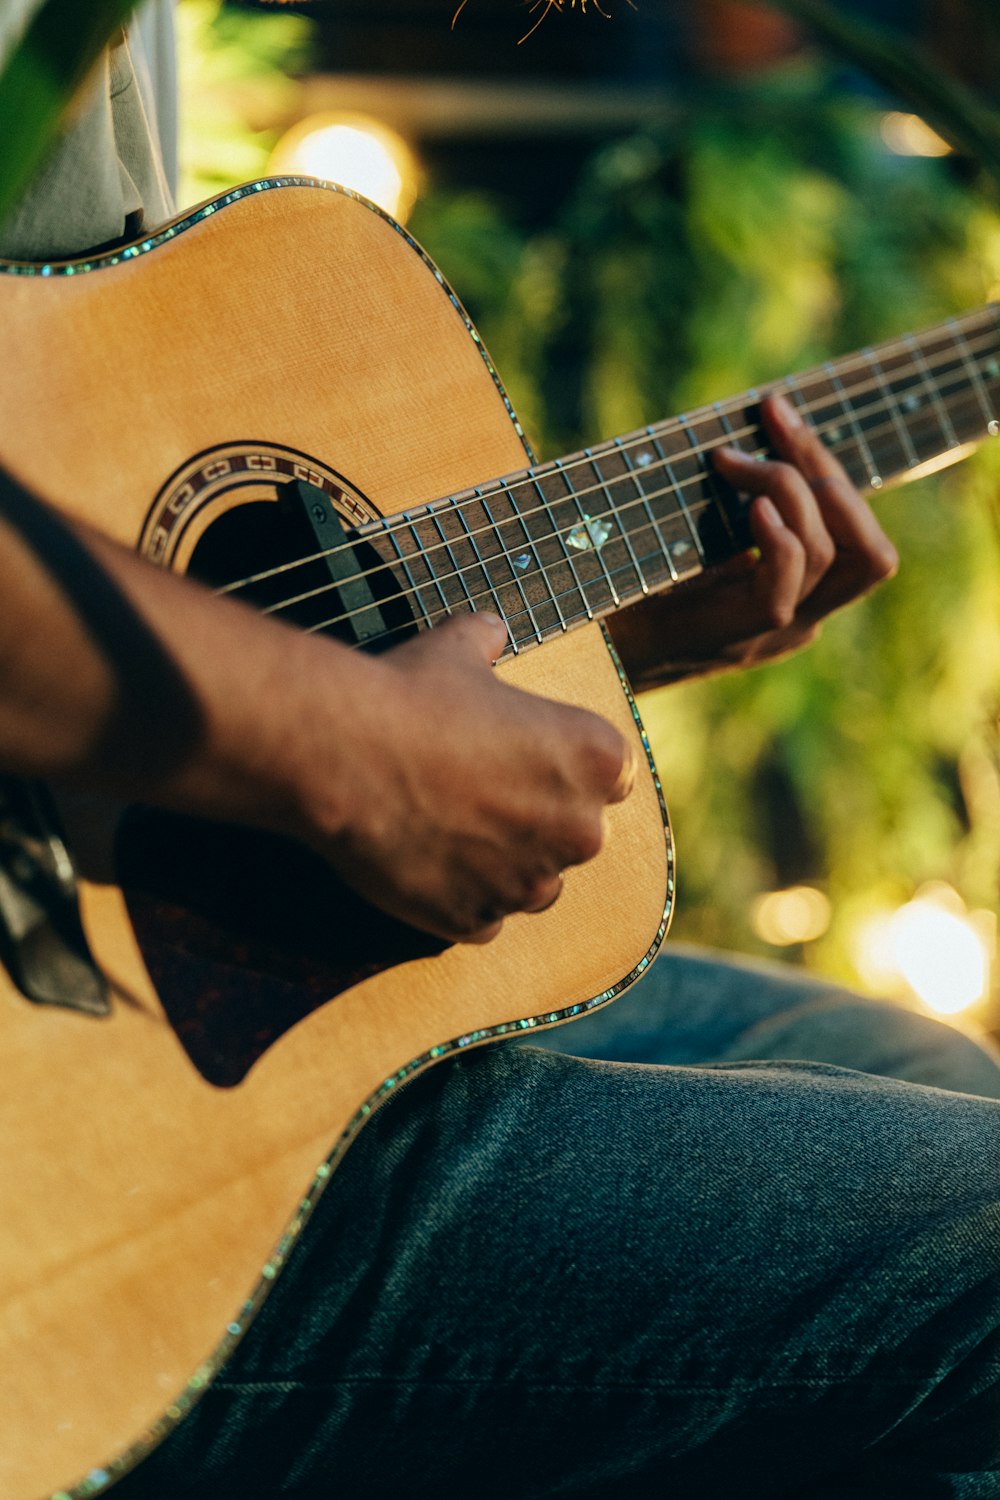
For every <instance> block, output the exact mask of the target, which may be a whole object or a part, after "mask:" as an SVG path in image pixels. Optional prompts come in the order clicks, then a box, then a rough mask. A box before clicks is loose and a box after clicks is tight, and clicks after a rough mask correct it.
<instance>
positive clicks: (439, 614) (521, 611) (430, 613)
mask: <svg viewBox="0 0 1000 1500" xmlns="http://www.w3.org/2000/svg"><path fill="white" fill-rule="evenodd" d="M891 425H892V424H886V425H885V426H884V427H883V428H880V429H878V430H879V431H886V432H888V431H890V430H891ZM869 435H870V436H874V432H873V433H871V434H869ZM704 477H705V476H704V474H703V475H701V476H695V477H694V479H692V481H690V482H691V483H696V482H698V480H699V478H700V479H703V478H704ZM670 493H672V487H666V488H664V489H661V490H658V491H650V493H649V494H648V495H647V496H646V497H645V498H646V499H656V498H657V497H658V496H661V495H664V494H670ZM641 503H642V501H633V502H630V503H629V506H622V507H621V509H622V510H625V509H628V508H630V507H631V506H632V505H634V504H641ZM713 503H714V502H713V501H711V500H707V501H704V502H702V504H701V505H699V506H691V507H689V512H688V513H689V514H690V515H696V514H698V513H699V512H700V511H704V510H705V509H707V508H708V507H709V506H710V505H712V504H713ZM676 518H677V517H676V515H675V516H674V517H672V518H669V519H676ZM646 525H647V527H648V529H649V530H650V531H651V532H655V531H658V530H659V525H658V523H657V522H655V521H652V520H651V521H650V522H648V523H646ZM571 529H575V528H571ZM630 551H631V549H630ZM513 555H514V554H512V553H510V552H508V551H506V550H505V549H504V550H501V551H500V552H498V553H494V554H493V555H492V556H490V557H489V558H486V559H484V560H483V562H486V563H493V562H500V561H503V560H505V559H506V560H508V566H509V565H510V563H509V559H510V558H511V557H512V556H513ZM582 555H583V556H585V555H586V554H582ZM649 559H653V560H657V561H661V562H662V561H663V559H664V552H663V549H662V548H660V549H658V550H657V551H654V552H652V553H650V554H648V555H647V556H645V557H643V558H641V559H636V560H635V561H631V560H630V561H627V562H625V563H622V564H621V565H620V566H618V567H615V568H612V569H610V570H609V569H608V567H607V565H606V563H604V562H603V560H602V564H601V566H602V572H603V574H604V577H603V578H602V577H595V578H592V579H589V580H586V583H589V584H590V585H591V586H598V587H601V588H605V587H606V586H610V587H611V588H612V590H613V588H614V585H613V584H612V583H611V579H612V578H613V577H614V576H616V575H618V574H630V575H634V576H635V577H636V578H637V579H638V580H641V579H642V568H641V564H642V562H644V561H648V560H649ZM483 562H480V561H476V562H475V563H471V564H469V565H467V566H466V567H464V568H461V569H457V570H455V571H454V572H452V573H449V574H443V575H439V577H438V578H437V579H435V578H434V577H429V578H428V579H427V581H426V582H425V583H423V584H420V585H418V586H414V587H411V588H407V589H402V590H400V592H399V593H398V594H396V595H394V596H393V599H405V598H407V597H409V596H415V598H416V600H417V603H418V605H419V606H420V610H421V613H422V615H423V617H424V620H425V621H426V623H427V625H428V626H430V625H432V624H433V623H439V622H440V620H441V619H444V618H447V617H448V616H450V615H452V614H454V613H457V612H461V611H463V610H465V609H467V608H470V607H471V608H472V609H473V610H474V609H475V606H476V602H477V601H480V600H483V599H490V600H492V602H493V604H494V605H495V607H496V608H497V610H498V611H499V613H500V615H501V617H502V618H503V619H504V620H505V621H506V622H507V623H508V624H510V623H511V622H512V621H514V620H517V619H520V618H521V617H522V616H527V617H528V618H529V619H531V618H532V612H533V608H539V609H540V608H544V607H545V605H547V604H552V603H555V604H556V609H557V612H558V613H559V614H560V615H561V613H562V612H561V610H560V609H559V605H558V603H557V601H558V600H560V599H564V598H567V597H568V596H570V595H574V596H577V597H579V598H580V599H581V600H582V601H583V604H584V608H583V610H581V611H578V612H577V613H576V614H575V615H572V616H571V617H570V618H571V619H579V620H584V619H597V618H600V617H601V616H603V615H605V614H609V613H612V612H613V611H614V610H615V609H616V608H617V607H618V606H617V603H616V601H615V599H614V598H613V597H612V598H610V599H607V600H606V602H605V603H603V604H601V605H598V606H597V607H596V608H591V607H590V606H589V604H588V602H587V597H586V593H585V591H584V585H583V584H582V583H581V582H580V580H575V582H574V584H573V586H572V587H570V588H568V589H563V590H560V591H559V592H558V593H551V592H550V593H548V594H547V596H546V597H545V598H544V599H541V600H539V601H537V602H536V604H535V605H534V606H533V605H532V603H531V602H530V601H529V600H528V599H527V596H526V595H525V594H524V591H523V589H520V588H519V587H518V586H519V583H520V578H519V577H518V576H517V575H515V574H514V571H513V568H511V574H512V576H511V578H510V579H509V580H507V581H505V582H504V583H502V584H500V585H489V587H487V588H486V589H484V590H481V591H479V592H478V593H475V594H473V593H471V591H470V590H469V589H468V587H467V585H465V584H464V581H463V587H465V594H466V597H465V598H461V599H458V600H456V601H454V603H453V604H449V603H448V602H447V601H445V600H444V596H443V591H440V590H439V592H442V602H441V603H435V604H434V605H433V606H432V607H431V608H430V609H428V608H427V607H426V605H425V604H424V601H423V600H422V598H421V590H422V589H427V588H433V587H434V584H435V582H447V581H449V580H450V579H454V578H458V577H461V578H463V580H464V576H465V575H466V574H471V573H475V572H476V571H479V572H481V573H482V574H483V577H484V578H485V579H486V581H487V583H488V584H489V574H488V572H487V569H486V567H484V566H483ZM705 566H706V564H705V563H704V561H702V562H701V563H700V565H699V568H698V569H697V571H698V572H700V571H703V570H704V568H705ZM557 567H568V568H569V569H570V571H571V572H574V574H575V570H574V568H573V565H572V563H571V562H570V561H569V557H568V554H567V556H566V557H563V558H559V559H558V560H557V561H555V562H554V563H550V564H540V565H539V568H538V569H537V570H536V574H535V576H537V573H539V572H540V573H541V574H542V575H544V576H550V575H551V574H552V572H554V570H555V568H557ZM373 571H375V570H373ZM523 576H524V577H530V576H532V575H531V574H525V575H523ZM689 576H694V573H692V574H691V575H689ZM671 581H672V582H679V581H680V580H679V579H677V578H670V577H663V578H661V579H659V580H658V581H657V583H656V586H655V588H654V590H653V591H654V592H659V591H660V590H661V589H662V588H664V587H666V586H667V585H668V584H669V583H670V582H671ZM337 587H338V586H337V585H336V584H328V585H324V586H323V587H322V588H321V589H318V590H316V591H315V592H316V593H329V592H333V591H335V590H336V589H337ZM511 588H514V589H517V591H518V592H519V593H521V595H522V599H523V601H524V604H523V607H521V608H518V609H515V610H512V611H507V610H505V609H504V608H503V605H502V604H501V602H500V599H499V590H500V589H511ZM638 597H641V596H637V597H636V599H635V600H633V601H632V602H638ZM388 602H392V601H388ZM372 607H373V606H371V605H365V606H361V607H359V608H356V609H351V610H347V611H345V612H343V613H341V614H338V615H334V616H331V617H330V618H329V619H327V620H323V621H320V622H318V623H317V624H314V625H311V626H308V627H305V633H306V634H313V633H315V632H317V631H320V630H327V629H330V628H331V627H332V626H334V625H337V624H342V623H343V622H344V621H346V620H350V619H354V618H356V617H358V616H360V615H363V614H365V613H366V612H367V611H368V610H370V609H371V608H372ZM434 617H436V619H435V618H434ZM415 623H417V622H415V621H414V620H412V619H411V620H410V621H406V622H404V623H403V624H400V625H396V626H393V627H392V628H391V629H389V630H385V631H381V632H379V635H378V636H377V639H379V640H381V641H384V640H388V639H389V637H390V636H393V635H397V634H400V633H401V632H405V631H409V630H410V629H411V628H412V627H413V625H414V624H415ZM567 623H569V622H568V621H567ZM558 628H562V627H561V626H552V627H547V628H546V629H545V630H539V628H538V627H537V625H533V626H532V630H531V632H530V635H529V636H527V637H525V638H524V639H523V640H522V641H517V642H515V645H514V649H517V647H518V646H522V645H526V644H528V642H529V641H530V639H531V638H536V639H540V638H541V637H542V635H544V634H550V635H551V634H555V633H556V630H557V629H558Z"/></svg>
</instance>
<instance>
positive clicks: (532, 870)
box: [309, 615, 634, 942]
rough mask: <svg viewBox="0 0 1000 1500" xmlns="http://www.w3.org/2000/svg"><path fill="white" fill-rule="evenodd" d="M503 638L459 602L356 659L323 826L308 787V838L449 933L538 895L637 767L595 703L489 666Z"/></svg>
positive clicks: (491, 925)
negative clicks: (518, 680) (448, 613)
mask: <svg viewBox="0 0 1000 1500" xmlns="http://www.w3.org/2000/svg"><path fill="white" fill-rule="evenodd" d="M506 642H507V632H506V629H505V627H504V625H503V624H502V622H501V621H500V620H499V619H497V618H496V617H495V616H493V615H471V616H465V617H461V618H456V619H455V620H453V621H449V622H448V623H446V624H445V625H443V626H440V627H439V628H437V629H435V630H433V631H431V632H429V633H425V634H422V635H419V636H418V637H416V638H415V639H414V640H412V641H410V642H408V643H407V644H405V645H403V646H400V647H397V648H396V649H395V650H393V651H390V652H388V653H387V654H386V655H385V656H382V657H379V658H376V659H374V660H368V661H366V662H365V669H366V673H367V686H366V692H365V706H364V707H362V708H361V709H360V711H359V710H358V709H357V708H356V709H355V711H354V714H353V716H352V717H353V722H351V723H348V722H345V721H343V720H342V722H341V724H340V726H339V738H340V746H339V754H340V756H341V757H342V756H343V755H344V754H345V752H346V754H347V756H348V768H346V770H345V774H346V775H347V776H348V777H349V781H348V782H347V784H346V792H347V795H346V797H345V796H343V795H342V793H343V791H344V790H345V784H344V783H343V782H342V783H341V784H340V789H339V790H340V793H341V795H337V793H336V792H334V795H333V798H332V805H331V810H330V818H329V821H330V823H331V825H332V826H331V831H330V833H329V834H324V833H323V831H322V829H323V813H322V811H320V812H317V809H321V808H322V804H323V798H324V796H326V795H328V793H327V792H326V791H325V790H324V788H323V787H321V786H318V785H316V784H313V785H312V787H311V789H310V796H311V797H313V798H314V799H315V800H314V801H313V802H312V805H311V808H310V810H309V817H310V821H311V822H312V823H313V825H314V826H313V827H312V829H310V831H309V841H310V842H311V843H312V844H313V845H314V847H316V848H318V849H319V850H320V852H321V853H323V854H324V855H325V856H326V858H328V859H329V860H330V862H331V864H333V866H334V867H335V868H336V869H337V870H338V871H339V872H340V873H341V874H342V875H343V876H344V877H345V878H346V879H347V880H348V881H349V883H350V884H351V885H352V886H354V887H355V888H356V889H358V890H360V891H361V893H362V894H363V895H364V896H366V897H367V898H368V899H370V900H372V901H374V902H375V903H376V904H377V905H379V906H380V907H382V908H383V909H384V910H387V911H389V912H391V913H392V914H393V915H394V916H398V917H401V918H403V919H404V920H405V921H408V922H411V923H413V924H414V925H416V926H418V927H421V928H424V929H426V930H427V931H430V932H433V933H435V934H437V935H438V936H439V937H442V938H446V939H449V940H453V941H467V942H485V941H488V940H489V939H490V938H492V937H494V936H495V935H496V933H497V932H499V930H500V926H501V923H502V921H503V919H504V917H506V916H508V915H509V914H511V913H513V912H519V911H523V912H539V911H544V910H545V909H546V908H547V907H549V906H551V905H552V903H553V902H554V901H555V900H556V899H557V897H558V895H559V892H560V889H561V886H562V872H563V870H565V869H566V868H567V866H569V865H576V864H582V863H583V862H584V861H585V860H588V859H591V858H592V857H593V856H594V855H595V854H596V853H597V851H598V849H599V848H600V846H601V840H602V832H603V814H604V809H605V807H606V806H607V805H608V804H609V803H612V802H617V801H621V800H622V799H623V798H624V797H625V796H627V795H628V792H629V790H630V788H631V784H632V779H633V774H634V767H633V763H632V756H631V750H630V748H629V746H628V745H627V744H626V742H625V741H624V740H623V739H622V737H621V735H619V733H618V731H617V730H616V729H614V728H613V727H612V726H611V725H610V724H608V723H607V722H606V721H605V720H604V719H601V718H598V717H597V716H596V715H594V714H591V713H588V712H585V711H584V710H583V709H578V708H570V707H567V706H566V705H564V704H559V703H554V702H551V701H549V700H548V699H544V698H538V697H535V696H534V695H532V694H529V693H524V692H521V691H520V690H518V689H516V688H513V687H509V686H507V685H506V684H505V683H504V682H503V681H502V680H501V679H500V678H498V677H497V675H496V674H495V673H494V671H493V669H492V663H493V661H494V660H495V659H496V658H497V657H499V655H500V654H501V652H502V651H503V648H504V646H505V645H506ZM317 827H318V828H319V835H318V836H317Z"/></svg>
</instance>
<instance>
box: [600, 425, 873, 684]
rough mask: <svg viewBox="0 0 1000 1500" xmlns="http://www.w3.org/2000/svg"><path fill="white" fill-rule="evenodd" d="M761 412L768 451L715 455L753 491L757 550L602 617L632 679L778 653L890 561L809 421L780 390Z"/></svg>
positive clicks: (731, 479)
mask: <svg viewBox="0 0 1000 1500" xmlns="http://www.w3.org/2000/svg"><path fill="white" fill-rule="evenodd" d="M763 417H764V425H765V428H766V431H767V434H768V437H769V438H770V440H771V443H772V446H773V448H774V451H775V453H776V454H777V455H778V456H777V458H774V459H764V460H757V459H755V458H754V457H753V456H752V455H751V454H748V453H743V452H741V451H740V450H739V449H737V448H728V447H727V448H720V449H718V450H717V451H716V453H715V454H714V461H715V465H716V468H717V469H718V471H719V473H720V474H721V475H722V477H723V478H724V479H725V480H727V481H728V483H729V484H731V485H732V487H733V488H734V489H736V490H739V491H741V492H742V493H744V494H747V495H752V496H754V497H756V498H755V499H754V500H753V503H752V504H751V506H750V511H749V522H750V531H751V534H752V536H753V539H754V543H755V547H756V550H755V551H753V552H744V553H741V554H740V556H739V557H735V558H733V559H731V560H730V561H729V562H727V563H723V564H721V565H720V566H718V567H715V568H712V569H710V570H709V571H708V572H706V573H703V574H701V575H700V576H699V577H698V578H696V579H692V580H691V581H690V582H689V583H683V584H680V585H678V587H677V588H675V589H672V590H671V591H670V592H668V593H667V594H665V595H661V596H660V597H659V598H656V599H653V600H650V601H647V602H644V603H642V604H640V605H636V606H634V607H633V608H632V609H630V610H626V611H625V612H624V613H623V614H622V615H620V616H619V617H618V618H617V619H616V620H614V621H613V622H612V633H613V635H614V638H615V642H616V644H617V645H618V648H619V650H620V651H621V654H622V658H623V660H624V662H625V666H626V669H627V670H628V671H629V673H630V675H631V676H632V678H633V680H634V681H635V683H636V685H637V686H640V687H650V686H655V685H656V684H657V683H662V682H668V681H674V680H677V679H679V678H682V677H688V676H696V675H699V674H704V673H708V672H713V671H720V670H723V669H726V668H733V667H741V666H752V665H754V664H755V663H757V662H762V661H767V660H770V659H771V658H773V657H777V656H783V655H785V654H786V653H788V652H789V651H794V650H796V649H798V648H799V647H800V646H803V645H805V644H807V643H808V642H809V641H810V640H812V639H813V637H814V636H815V635H816V633H817V630H818V629H819V626H820V624H821V622H822V621H823V620H824V619H825V618H826V616H827V615H829V614H831V613H832V612H833V611H834V610H836V609H839V608H840V607H841V606H842V605H844V604H849V603H850V602H851V600H853V599H857V598H860V596H861V595H862V594H865V593H867V592H868V590H869V589H871V588H873V587H874V586H875V584H877V583H880V582H881V581H882V580H883V579H885V578H888V577H890V576H891V575H892V573H894V572H895V569H896V565H897V557H896V552H895V549H894V548H893V546H892V543H891V542H890V541H889V539H888V537H887V536H886V535H885V533H884V532H883V531H882V528H881V527H880V526H879V524H878V522H877V521H876V519H875V516H874V514H873V512H872V510H871V508H870V507H869V506H868V504H867V503H866V502H865V501H864V500H863V499H862V497H861V495H860V494H859V493H858V491H857V490H856V489H855V487H854V485H853V484H852V483H851V481H850V479H849V478H848V476H847V474H846V473H845V471H844V468H843V466H842V465H841V463H840V462H839V461H838V459H836V458H835V457H834V455H833V454H832V453H831V452H830V451H829V449H828V448H826V447H824V445H823V443H822V441H821V439H820V438H819V436H818V434H817V433H816V432H815V430H814V429H813V428H812V427H810V426H809V425H808V424H807V423H805V422H804V421H803V420H802V418H801V417H800V416H799V414H798V412H797V411H796V410H795V408H794V407H793V406H792V405H791V403H790V402H789V401H787V400H786V399H785V398H783V397H781V396H769V397H768V398H767V399H766V400H765V401H764V403H763Z"/></svg>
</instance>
